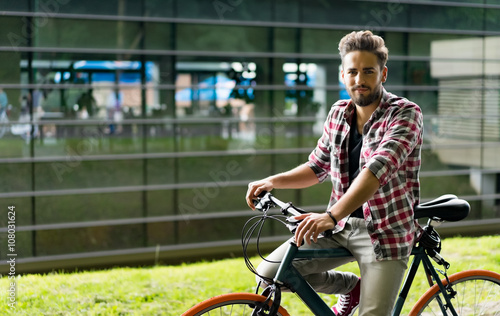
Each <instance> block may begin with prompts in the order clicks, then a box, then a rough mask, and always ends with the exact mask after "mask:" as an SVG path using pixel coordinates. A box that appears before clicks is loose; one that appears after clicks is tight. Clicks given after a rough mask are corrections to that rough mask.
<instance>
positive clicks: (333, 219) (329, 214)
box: [326, 210, 337, 226]
mask: <svg viewBox="0 0 500 316" xmlns="http://www.w3.org/2000/svg"><path fill="white" fill-rule="evenodd" d="M326 214H328V216H330V218H331V219H332V221H333V223H334V224H335V226H337V220H336V219H335V217H333V215H332V213H331V212H330V211H329V210H328V211H326Z"/></svg>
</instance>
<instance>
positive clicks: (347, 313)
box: [332, 278, 361, 316]
mask: <svg viewBox="0 0 500 316" xmlns="http://www.w3.org/2000/svg"><path fill="white" fill-rule="evenodd" d="M360 294H361V278H360V279H359V281H358V283H356V286H355V287H354V289H352V290H351V291H350V292H349V293H347V294H342V295H340V297H339V300H338V301H337V304H335V305H334V306H333V307H332V310H333V312H334V313H335V315H337V316H352V315H354V312H355V311H356V309H358V306H359V296H360Z"/></svg>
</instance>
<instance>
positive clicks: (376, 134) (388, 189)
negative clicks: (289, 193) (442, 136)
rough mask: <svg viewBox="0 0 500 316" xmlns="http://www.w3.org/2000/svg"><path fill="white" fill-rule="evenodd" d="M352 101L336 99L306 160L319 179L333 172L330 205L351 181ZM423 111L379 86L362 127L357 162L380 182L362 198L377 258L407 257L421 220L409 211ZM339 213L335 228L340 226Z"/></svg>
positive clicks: (416, 188) (416, 181) (416, 187)
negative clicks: (376, 101)
mask: <svg viewBox="0 0 500 316" xmlns="http://www.w3.org/2000/svg"><path fill="white" fill-rule="evenodd" d="M354 109H355V106H354V104H353V103H352V102H351V101H350V100H340V101H338V102H336V103H335V104H334V105H333V106H332V109H331V110H330V113H329V114H328V117H327V119H326V121H325V124H324V131H323V135H322V136H321V138H320V139H319V140H318V144H317V146H316V148H315V149H314V150H313V151H312V152H311V154H310V155H309V162H308V165H309V166H310V167H311V169H312V170H314V172H315V173H316V176H317V177H318V179H319V181H320V182H323V181H325V180H326V179H327V178H328V175H331V180H332V183H333V188H332V194H331V197H330V203H329V205H328V208H330V207H331V206H332V205H333V204H335V202H336V201H338V200H339V199H340V198H341V197H342V196H343V195H344V193H345V192H346V191H347V189H348V187H349V161H348V159H349V154H348V148H347V146H348V144H349V130H350V128H351V119H352V115H353V113H354ZM422 134H423V117H422V112H421V110H420V108H419V107H418V105H416V104H415V103H413V102H411V101H409V100H407V99H405V98H401V97H398V96H396V95H394V94H391V93H388V92H387V91H385V89H384V91H383V95H382V100H381V102H380V105H379V106H378V107H377V109H376V110H375V111H374V112H373V114H372V116H371V117H370V119H369V120H368V122H367V123H366V124H365V126H364V127H363V136H364V137H363V144H362V148H361V156H360V160H359V163H360V167H361V168H369V169H370V170H371V172H372V173H373V174H374V175H375V176H376V177H377V179H378V180H379V182H380V187H379V189H378V191H377V192H376V193H375V194H374V196H373V197H372V198H371V199H369V200H368V201H367V202H366V203H364V204H363V213H364V217H365V222H366V225H367V228H368V232H369V234H370V237H371V240H372V244H373V249H374V251H375V255H376V258H377V260H391V259H402V258H407V257H408V256H409V255H410V253H411V250H412V247H413V244H414V242H415V238H416V232H417V231H418V230H420V226H419V225H418V223H417V221H416V220H415V219H414V217H413V206H414V205H416V203H418V201H419V191H420V184H419V170H420V148H421V146H422V136H423V135H422ZM347 219H348V217H345V218H343V219H342V220H340V221H339V222H338V225H337V226H336V227H335V228H334V230H333V233H337V232H340V231H342V229H343V228H344V226H345V222H346V221H347Z"/></svg>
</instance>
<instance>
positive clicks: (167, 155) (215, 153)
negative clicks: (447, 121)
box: [0, 138, 500, 176]
mask: <svg viewBox="0 0 500 316" xmlns="http://www.w3.org/2000/svg"><path fill="white" fill-rule="evenodd" d="M84 141H91V140H90V138H83V139H82V142H84ZM499 146H500V142H468V143H461V144H440V145H439V146H438V145H435V144H424V145H423V146H422V149H423V150H432V149H435V148H436V147H439V149H457V148H490V147H499ZM311 150H312V148H309V147H306V148H275V149H254V148H250V149H234V150H211V151H210V150H209V151H187V152H161V153H137V154H109V155H81V154H79V153H78V152H72V153H68V154H67V155H65V156H44V157H11V158H0V164H12V163H51V162H72V163H74V162H76V161H78V162H81V161H112V160H141V159H176V158H195V157H230V156H244V155H293V154H307V153H310V152H311ZM488 170H490V169H488ZM446 172H448V171H446ZM450 172H451V171H450ZM457 172H458V174H460V173H461V172H465V171H457ZM486 172H490V171H486ZM421 175H424V176H425V175H426V173H425V172H422V173H421Z"/></svg>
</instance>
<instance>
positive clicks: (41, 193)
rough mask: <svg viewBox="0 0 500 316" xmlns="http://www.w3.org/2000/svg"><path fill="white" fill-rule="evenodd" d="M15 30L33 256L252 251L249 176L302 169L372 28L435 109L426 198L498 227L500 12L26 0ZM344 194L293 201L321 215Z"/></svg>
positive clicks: (18, 183) (425, 160) (13, 98)
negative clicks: (462, 203)
mask: <svg viewBox="0 0 500 316" xmlns="http://www.w3.org/2000/svg"><path fill="white" fill-rule="evenodd" d="M0 21H1V25H2V28H0V89H1V90H0V105H1V106H2V114H1V118H0V137H1V138H0V174H2V181H1V182H0V186H1V190H0V201H1V205H3V206H2V207H3V208H4V209H7V206H8V205H14V206H15V207H16V211H17V213H16V214H17V216H16V225H17V228H18V229H17V251H18V255H19V257H20V259H23V258H24V259H27V258H30V260H36V258H37V257H44V256H52V255H63V254H81V255H82V256H85V255H86V254H89V253H96V252H106V251H113V250H129V249H149V248H154V247H161V249H162V250H168V249H173V248H172V247H174V246H175V247H177V246H182V245H192V244H198V245H199V247H203V243H207V242H216V241H235V240H238V239H239V238H240V231H241V227H242V225H243V223H244V221H245V220H246V219H247V218H248V216H249V215H250V214H252V213H251V212H250V211H246V210H247V206H246V203H245V201H244V195H245V192H246V187H247V184H248V182H250V181H252V180H256V179H260V178H263V177H266V176H268V175H270V174H274V173H277V172H281V171H286V170H288V169H290V168H292V167H294V166H297V165H298V164H300V163H302V162H304V161H305V160H306V159H307V156H308V154H309V152H310V151H311V150H312V148H313V147H314V146H315V144H316V141H317V139H318V137H319V135H320V134H321V131H322V123H323V120H324V118H325V116H326V113H327V112H328V109H329V108H330V106H331V105H332V104H333V103H334V102H335V101H336V100H338V99H340V98H344V97H345V96H346V92H345V90H344V89H343V87H342V84H341V82H340V81H339V66H340V58H339V56H338V49H337V47H338V42H339V40H340V39H341V38H342V37H343V36H344V35H345V34H346V33H348V32H351V31H353V30H361V29H371V30H373V31H374V32H375V33H376V34H378V35H381V36H382V37H384V39H385V40H386V45H387V46H388V48H389V51H390V55H389V62H388V68H389V76H388V80H387V82H386V84H385V87H386V89H387V90H388V91H391V92H393V93H395V94H398V95H401V96H404V97H407V98H408V99H410V100H412V101H414V102H416V103H417V104H419V105H420V107H421V108H422V110H423V113H424V118H425V144H424V150H423V152H422V175H421V183H422V199H423V200H428V199H431V198H434V197H437V196H439V195H441V194H445V193H453V194H456V195H459V196H461V197H464V198H466V199H468V200H469V201H470V203H471V205H472V213H471V215H470V217H469V220H481V219H491V220H498V219H499V218H500V208H499V204H498V201H499V200H500V194H499V193H498V192H499V189H500V181H499V179H500V177H498V173H499V170H500V160H499V159H498V157H500V155H499V153H500V149H499V148H500V146H499V144H500V139H499V138H500V127H499V126H500V124H499V123H500V113H499V112H500V95H499V89H500V53H497V52H498V51H499V50H498V49H497V48H498V47H499V46H500V24H499V21H500V4H498V3H497V2H496V1H493V0H491V1H483V0H461V1H459V0H455V1H437V2H433V1H427V0H418V1H409V0H401V1H379V0H365V1H354V0H349V1H335V2H333V1H319V0H313V1H311V0H309V1H305V0H292V1H284V0H272V1H268V0H258V1H243V0H217V1H195V0H189V1H185V0H183V1H180V0H166V1H165V0H161V1H160V0H141V1H135V0H134V1H132V0H113V1H96V0H88V1H84V2H82V1H71V0H47V1H35V0H23V1H15V2H14V1H3V2H1V3H0ZM329 191H330V184H329V183H325V184H322V185H318V186H315V187H312V188H309V189H305V190H288V191H282V192H279V193H278V195H279V197H280V198H282V199H284V200H287V199H288V200H290V201H294V204H296V205H300V206H302V207H304V208H306V209H309V210H316V211H321V210H323V209H324V208H325V206H326V204H327V203H328V198H329ZM2 213H3V212H2ZM6 227H7V217H6V216H4V218H0V242H1V243H2V244H6V231H7V228H6ZM283 233H284V232H283V231H282V230H281V228H280V227H278V226H277V225H276V227H274V226H272V227H270V228H269V230H268V231H266V232H265V235H266V236H268V237H272V236H277V235H280V234H283ZM169 247H171V248H169ZM5 258H6V255H5V253H3V252H2V253H1V254H0V260H3V259H5Z"/></svg>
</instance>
